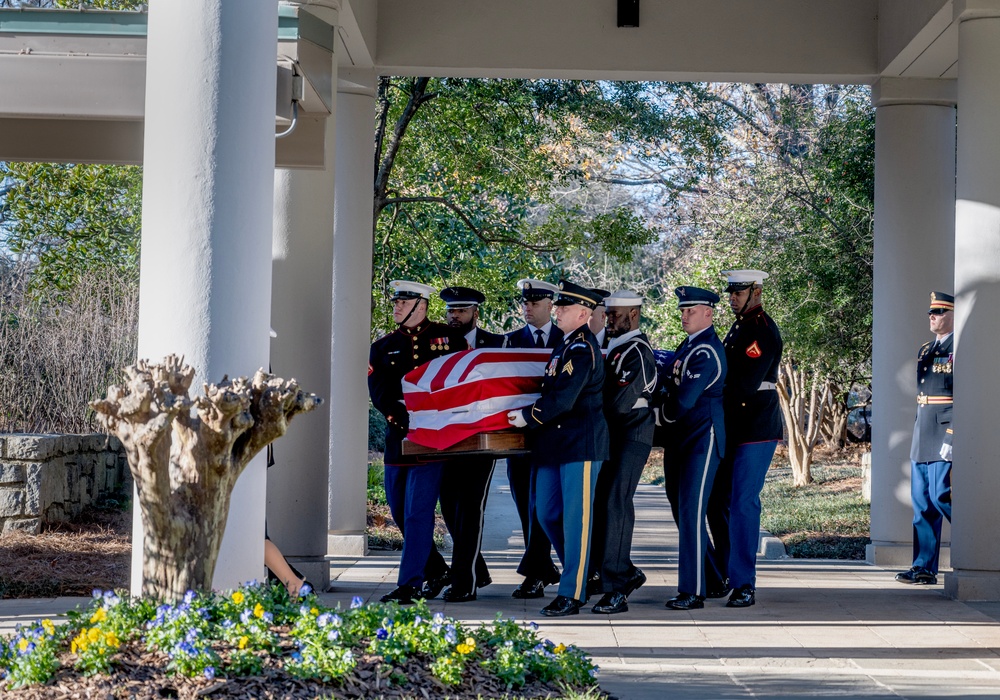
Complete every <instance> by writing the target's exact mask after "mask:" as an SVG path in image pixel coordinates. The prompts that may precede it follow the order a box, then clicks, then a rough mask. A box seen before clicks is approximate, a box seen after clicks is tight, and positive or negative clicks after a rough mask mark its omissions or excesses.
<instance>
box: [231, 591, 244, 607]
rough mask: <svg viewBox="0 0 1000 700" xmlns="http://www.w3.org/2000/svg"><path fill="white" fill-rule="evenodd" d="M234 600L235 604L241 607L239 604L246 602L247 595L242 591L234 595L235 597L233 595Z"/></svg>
mask: <svg viewBox="0 0 1000 700" xmlns="http://www.w3.org/2000/svg"><path fill="white" fill-rule="evenodd" d="M232 599H233V602H234V603H236V604H237V605H239V604H240V603H242V602H243V601H244V600H246V596H245V595H243V592H242V591H236V592H235V593H233V595H232Z"/></svg>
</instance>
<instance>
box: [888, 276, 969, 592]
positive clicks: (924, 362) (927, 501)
mask: <svg viewBox="0 0 1000 700" xmlns="http://www.w3.org/2000/svg"><path fill="white" fill-rule="evenodd" d="M927 314H928V317H929V318H930V330H931V333H933V334H934V336H935V337H934V340H932V341H929V342H927V343H924V344H923V345H922V346H921V347H920V352H919V353H918V354H917V392H918V393H917V417H916V420H915V421H914V423H913V440H912V442H911V443H910V496H911V497H912V499H913V566H912V567H910V569H909V571H901V572H900V573H898V574H896V580H897V581H899V582H900V583H911V584H917V585H925V586H927V585H934V584H936V583H937V573H938V555H939V554H940V552H941V524H942V522H943V520H944V519H947V520H948V522H951V441H952V437H953V433H954V427H953V424H952V420H951V412H952V407H953V403H954V398H953V396H954V394H953V386H952V385H953V381H954V376H955V375H954V374H953V372H954V369H955V346H954V330H955V297H954V296H952V295H951V294H945V293H944V292H931V305H930V309H928V311H927Z"/></svg>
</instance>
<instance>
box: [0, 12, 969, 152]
mask: <svg viewBox="0 0 1000 700" xmlns="http://www.w3.org/2000/svg"><path fill="white" fill-rule="evenodd" d="M974 1H975V0H641V1H640V21H639V26H638V27H632V28H619V27H618V26H617V22H616V8H617V3H616V1H615V0H502V1H498V0H340V2H339V3H338V2H337V0H307V1H306V2H303V3H300V5H301V6H303V7H304V10H302V11H295V10H292V9H291V8H283V10H282V12H283V16H285V17H291V16H293V15H295V16H298V15H299V14H301V15H302V17H305V18H307V25H308V27H307V30H306V31H305V32H304V33H303V34H301V35H300V34H298V33H294V36H293V35H292V33H290V34H288V35H287V36H285V37H284V38H282V39H281V44H280V45H279V54H282V55H283V59H282V58H280V57H279V61H278V70H279V95H278V96H277V98H276V117H277V118H278V121H279V123H280V124H285V123H287V117H288V116H289V115H288V108H287V106H288V104H289V102H288V95H289V91H290V90H291V87H290V85H291V76H292V74H293V73H295V72H297V73H300V74H303V73H305V74H306V76H307V80H306V90H305V98H304V100H303V101H302V102H300V105H301V106H302V108H303V109H302V112H303V118H302V119H301V121H300V126H299V127H298V132H297V134H296V135H295V137H294V138H290V139H284V140H283V142H279V143H278V162H279V163H281V164H284V165H288V166H292V167H295V166H299V167H303V166H305V167H317V166H320V165H322V163H320V162H318V161H317V160H316V158H315V156H314V155H310V154H316V153H319V152H322V147H321V146H322V131H323V129H322V119H324V118H325V117H326V116H327V115H328V113H329V107H330V104H331V101H330V99H329V98H330V95H329V94H322V93H324V90H323V88H322V85H323V84H324V81H328V80H329V73H328V72H326V74H325V75H324V71H323V70H320V69H319V68H318V67H319V66H321V65H322V64H323V62H324V60H325V61H327V63H328V64H329V58H327V59H324V58H323V56H322V53H323V52H324V51H328V48H329V47H322V46H321V45H322V44H323V43H324V41H323V40H317V36H318V35H316V34H312V35H310V31H314V30H315V31H320V33H321V28H318V27H316V26H314V25H312V24H309V23H312V22H313V21H314V20H316V19H317V18H318V19H319V20H320V21H323V20H326V21H333V18H334V17H336V18H337V19H336V22H337V27H336V28H335V29H333V28H331V27H327V29H329V30H330V36H329V45H330V47H333V48H334V55H335V56H336V59H337V63H338V66H339V78H340V79H341V81H342V82H345V81H346V82H351V81H352V80H354V79H353V78H352V75H353V74H354V73H355V72H357V73H361V74H363V75H368V76H371V75H373V74H374V75H378V74H383V75H431V76H443V77H444V76H459V77H525V78H537V77H546V78H580V79H582V78H587V79H617V80H682V81H692V80H697V81H739V82H804V83H874V82H875V81H877V80H878V79H879V78H880V77H889V76H891V77H903V78H911V77H912V78H940V77H944V78H954V77H956V76H957V71H958V59H957V56H958V50H957V28H956V25H955V23H953V21H952V16H953V12H954V8H953V5H955V4H960V5H962V6H964V5H965V4H966V3H969V2H974ZM338 7H339V11H337V12H333V11H331V10H335V9H336V8H338ZM39 12H44V13H45V14H44V15H43V16H42V17H43V19H42V20H41V21H40V20H38V16H39V15H38V13H39ZM29 15H30V17H29ZM32 18H33V19H32ZM28 19H32V21H34V24H33V25H32V22H31V21H28ZM46 23H48V24H46ZM286 29H287V28H286ZM288 31H289V32H291V30H288ZM327 56H329V53H327ZM327 84H328V82H327ZM144 90H145V16H144V15H140V16H138V17H137V13H119V12H101V11H88V12H79V11H56V10H47V11H37V10H36V11H33V13H28V12H24V11H21V10H14V9H0V159H7V160H39V159H41V160H56V159H67V160H95V161H102V162H140V161H141V158H142V155H141V149H142V119H143V109H144V102H145V100H144ZM60 154H62V155H60Z"/></svg>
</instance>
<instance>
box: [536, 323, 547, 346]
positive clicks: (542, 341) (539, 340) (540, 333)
mask: <svg viewBox="0 0 1000 700" xmlns="http://www.w3.org/2000/svg"><path fill="white" fill-rule="evenodd" d="M544 334H545V332H544V331H543V330H542V329H541V328H539V329H538V330H537V331H535V347H536V348H544V347H545V338H543V337H542V336H543V335H544Z"/></svg>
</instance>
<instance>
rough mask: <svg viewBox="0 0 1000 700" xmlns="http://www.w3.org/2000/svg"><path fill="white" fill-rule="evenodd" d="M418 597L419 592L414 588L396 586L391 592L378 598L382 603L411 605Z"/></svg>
mask: <svg viewBox="0 0 1000 700" xmlns="http://www.w3.org/2000/svg"><path fill="white" fill-rule="evenodd" d="M419 595H420V591H419V590H417V587H416V586H406V585H403V586H397V587H396V588H394V589H393V590H391V591H389V592H388V593H386V594H385V595H384V596H382V597H381V598H379V601H380V602H382V603H392V602H396V603H399V604H400V605H410V604H412V603H413V599H414V598H416V597H418V596H419Z"/></svg>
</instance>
